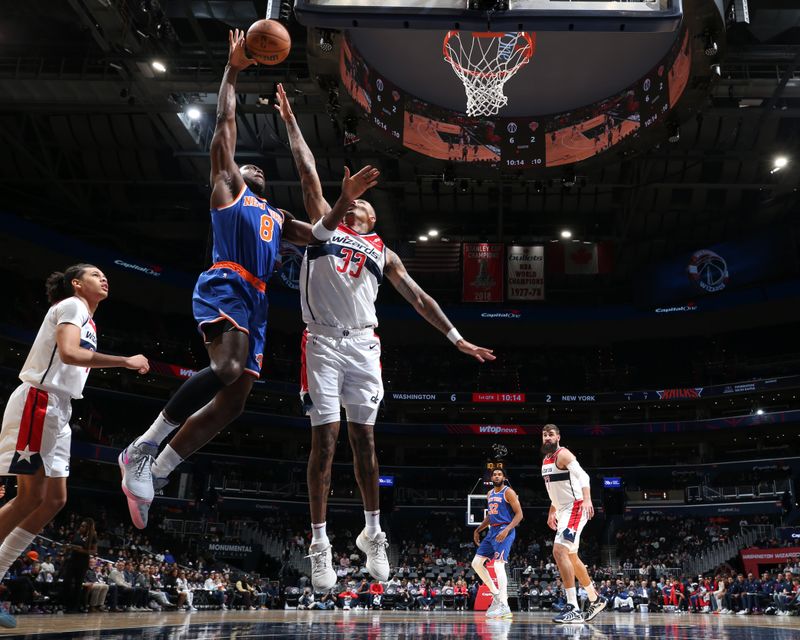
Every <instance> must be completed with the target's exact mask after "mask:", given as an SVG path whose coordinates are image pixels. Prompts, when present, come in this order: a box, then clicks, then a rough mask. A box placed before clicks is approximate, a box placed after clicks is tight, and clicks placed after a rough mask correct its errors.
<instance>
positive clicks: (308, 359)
mask: <svg viewBox="0 0 800 640" xmlns="http://www.w3.org/2000/svg"><path fill="white" fill-rule="evenodd" d="M322 331H324V332H325V333H326V334H327V335H320V333H319V332H322ZM344 333H347V335H342V334H344ZM337 334H338V335H337ZM301 354H302V369H301V373H300V396H301V398H303V399H304V403H305V404H306V406H307V407H308V402H307V401H308V400H310V403H311V404H310V407H308V408H307V411H306V413H307V415H308V416H309V417H310V418H311V426H317V425H321V424H328V423H330V422H338V421H339V419H340V415H341V407H344V408H345V412H346V414H347V421H348V422H354V423H356V424H375V419H376V417H377V415H378V408H379V407H380V404H381V400H383V380H382V379H381V341H380V339H379V338H378V336H377V335H376V334H375V332H374V331H373V330H372V329H357V330H350V331H346V330H342V329H327V328H321V327H320V328H317V327H309V328H308V329H307V330H306V331H305V332H304V333H303V340H302V349H301Z"/></svg>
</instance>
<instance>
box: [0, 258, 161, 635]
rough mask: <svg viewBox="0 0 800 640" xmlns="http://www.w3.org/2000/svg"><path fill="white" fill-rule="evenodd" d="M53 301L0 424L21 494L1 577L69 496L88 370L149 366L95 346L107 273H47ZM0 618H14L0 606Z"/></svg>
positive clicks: (8, 528)
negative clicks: (76, 406)
mask: <svg viewBox="0 0 800 640" xmlns="http://www.w3.org/2000/svg"><path fill="white" fill-rule="evenodd" d="M46 288H47V299H48V301H49V302H50V304H51V307H50V309H49V310H48V311H47V314H46V315H45V317H44V322H42V326H41V327H40V328H39V333H37V334H36V339H35V340H34V341H33V346H32V347H31V350H30V353H28V357H27V358H26V359H25V364H23V365H22V371H21V372H20V374H19V379H20V380H21V381H22V384H21V385H19V386H18V387H17V388H16V390H15V391H14V393H12V394H11V397H10V398H9V399H8V403H7V404H6V408H5V411H4V413H3V429H2V431H1V432H0V475H3V476H17V495H16V497H15V498H14V499H13V500H11V501H9V502H7V503H6V504H5V505H4V506H3V507H2V509H0V540H2V545H0V580H2V578H3V576H4V575H5V574H6V571H8V568H9V567H10V566H11V563H12V562H14V560H16V559H17V558H18V557H19V556H20V555H21V554H22V553H23V552H24V551H25V549H26V548H27V547H28V545H29V544H30V543H31V541H32V540H33V538H34V536H36V534H38V533H39V532H40V531H41V530H42V528H44V526H45V525H46V524H47V523H48V522H50V521H51V520H52V519H53V518H54V517H55V515H56V514H57V513H58V512H59V511H60V510H61V508H62V507H63V506H64V504H65V503H66V501H67V476H68V475H69V448H70V442H71V439H72V431H71V429H70V426H69V418H70V415H71V414H72V404H71V401H72V400H73V399H76V400H77V399H79V398H82V397H83V387H84V385H85V384H86V378H87V377H88V376H89V370H90V369H95V368H99V367H105V368H107V367H124V368H125V369H133V370H134V371H138V372H139V373H147V372H148V370H149V369H150V365H149V364H148V362H147V358H145V357H144V356H143V355H136V356H130V357H123V356H111V355H106V354H104V353H98V352H97V329H96V327H95V324H94V320H93V316H94V313H95V311H97V306H98V305H99V304H100V302H102V301H103V300H105V299H106V298H107V297H108V280H106V277H105V275H103V272H102V271H100V269H98V268H97V267H95V266H93V265H90V264H76V265H73V266H71V267H68V268H67V269H66V270H65V271H64V272H63V273H62V272H60V271H57V272H55V273H52V274H50V277H49V278H47V285H46ZM0 626H16V623H15V622H14V619H13V617H12V616H10V615H9V614H8V613H6V612H4V611H3V612H0Z"/></svg>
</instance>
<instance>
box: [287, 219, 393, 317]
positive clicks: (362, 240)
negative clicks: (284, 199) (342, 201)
mask: <svg viewBox="0 0 800 640" xmlns="http://www.w3.org/2000/svg"><path fill="white" fill-rule="evenodd" d="M385 264H386V248H385V247H384V244H383V240H381V238H380V236H379V235H378V234H377V233H366V234H359V233H356V232H355V231H353V230H352V229H350V227H347V226H345V225H343V224H340V225H339V226H338V228H337V229H336V231H335V232H334V234H333V236H332V237H331V238H330V240H327V241H326V242H323V243H321V244H315V245H309V246H308V249H307V250H306V255H305V257H304V258H303V266H302V269H301V271H300V303H301V305H302V308H303V321H304V322H306V324H317V325H323V326H326V327H336V328H341V329H361V328H364V327H377V326H378V318H377V315H376V314H375V299H376V298H377V297H378V288H379V287H380V284H381V281H382V280H383V268H384V265H385Z"/></svg>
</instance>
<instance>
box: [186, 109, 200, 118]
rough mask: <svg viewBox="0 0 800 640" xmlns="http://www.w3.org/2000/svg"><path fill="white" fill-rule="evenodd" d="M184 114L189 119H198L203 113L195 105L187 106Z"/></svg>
mask: <svg viewBox="0 0 800 640" xmlns="http://www.w3.org/2000/svg"><path fill="white" fill-rule="evenodd" d="M186 115H187V116H189V119H190V120H199V119H200V118H201V116H202V115H203V113H202V111H200V109H198V108H197V107H189V108H188V109H187V110H186Z"/></svg>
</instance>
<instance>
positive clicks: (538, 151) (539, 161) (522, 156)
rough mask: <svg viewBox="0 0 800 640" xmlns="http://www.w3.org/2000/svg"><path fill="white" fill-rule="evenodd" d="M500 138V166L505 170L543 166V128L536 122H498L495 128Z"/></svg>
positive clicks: (517, 120)
mask: <svg viewBox="0 0 800 640" xmlns="http://www.w3.org/2000/svg"><path fill="white" fill-rule="evenodd" d="M495 133H496V134H497V135H498V136H499V137H500V140H499V143H498V144H499V147H500V164H501V166H502V167H503V168H505V169H525V168H530V167H543V166H544V153H545V138H544V127H540V124H539V121H538V120H532V119H530V118H513V119H508V120H500V121H498V123H497V127H496V128H495Z"/></svg>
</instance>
